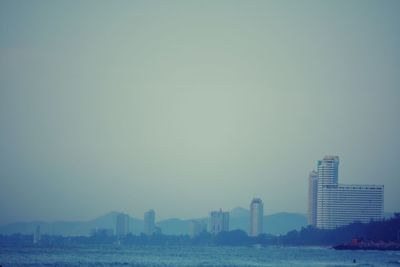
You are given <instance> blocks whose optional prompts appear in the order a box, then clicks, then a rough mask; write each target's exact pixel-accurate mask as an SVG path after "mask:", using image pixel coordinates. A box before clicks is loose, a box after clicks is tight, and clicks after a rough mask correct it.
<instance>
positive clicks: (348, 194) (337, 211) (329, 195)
mask: <svg viewBox="0 0 400 267" xmlns="http://www.w3.org/2000/svg"><path fill="white" fill-rule="evenodd" d="M338 170H339V157H338V156H325V157H324V158H323V159H322V160H319V161H318V164H317V172H315V171H313V172H311V173H310V175H309V187H308V188H309V189H308V194H309V195H308V221H309V224H311V225H313V226H316V227H317V228H321V229H334V228H337V227H339V226H343V225H346V224H350V223H352V222H355V221H359V222H364V223H367V222H369V221H371V220H380V219H382V217H383V193H384V192H383V191H384V186H383V185H343V184H339V183H338V181H339V179H338Z"/></svg>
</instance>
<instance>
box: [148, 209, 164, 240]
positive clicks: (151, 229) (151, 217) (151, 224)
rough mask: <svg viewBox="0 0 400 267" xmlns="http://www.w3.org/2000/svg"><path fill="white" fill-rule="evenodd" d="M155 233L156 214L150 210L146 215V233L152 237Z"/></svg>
mask: <svg viewBox="0 0 400 267" xmlns="http://www.w3.org/2000/svg"><path fill="white" fill-rule="evenodd" d="M155 231H156V213H155V211H154V210H149V211H147V212H145V213H144V233H145V234H146V235H152V234H154V233H155ZM160 232H161V229H160Z"/></svg>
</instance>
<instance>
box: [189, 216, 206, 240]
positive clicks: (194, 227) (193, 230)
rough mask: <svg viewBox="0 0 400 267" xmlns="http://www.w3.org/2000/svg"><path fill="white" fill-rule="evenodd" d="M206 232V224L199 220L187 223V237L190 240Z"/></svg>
mask: <svg viewBox="0 0 400 267" xmlns="http://www.w3.org/2000/svg"><path fill="white" fill-rule="evenodd" d="M206 231H207V224H206V223H205V222H203V221H200V220H191V221H190V222H189V236H190V237H191V238H193V237H196V236H198V235H200V234H201V233H203V232H206Z"/></svg>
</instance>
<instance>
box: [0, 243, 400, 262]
mask: <svg viewBox="0 0 400 267" xmlns="http://www.w3.org/2000/svg"><path fill="white" fill-rule="evenodd" d="M354 259H355V260H356V263H353V260H354ZM0 265H2V267H8V266H125V267H128V266H143V267H150V266H157V267H158V266H163V267H169V266H196V267H200V266H202V267H205V266H237V267H242V266H243V267H245V266H248V267H250V266H400V252H389V251H335V250H333V249H329V248H320V247H312V248H310V247H267V248H252V247H154V246H151V247H115V248H111V247H106V248H68V249H65V248H54V249H52V248H23V249H15V248H13V249H7V248H0Z"/></svg>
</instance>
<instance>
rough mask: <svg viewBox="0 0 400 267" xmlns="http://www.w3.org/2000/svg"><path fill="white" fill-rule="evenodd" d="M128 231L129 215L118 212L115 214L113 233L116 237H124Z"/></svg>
mask: <svg viewBox="0 0 400 267" xmlns="http://www.w3.org/2000/svg"><path fill="white" fill-rule="evenodd" d="M128 233H129V215H128V214H124V213H120V214H118V215H117V218H116V223H115V234H116V235H117V237H118V238H121V237H124V236H126V235H127V234H128Z"/></svg>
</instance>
